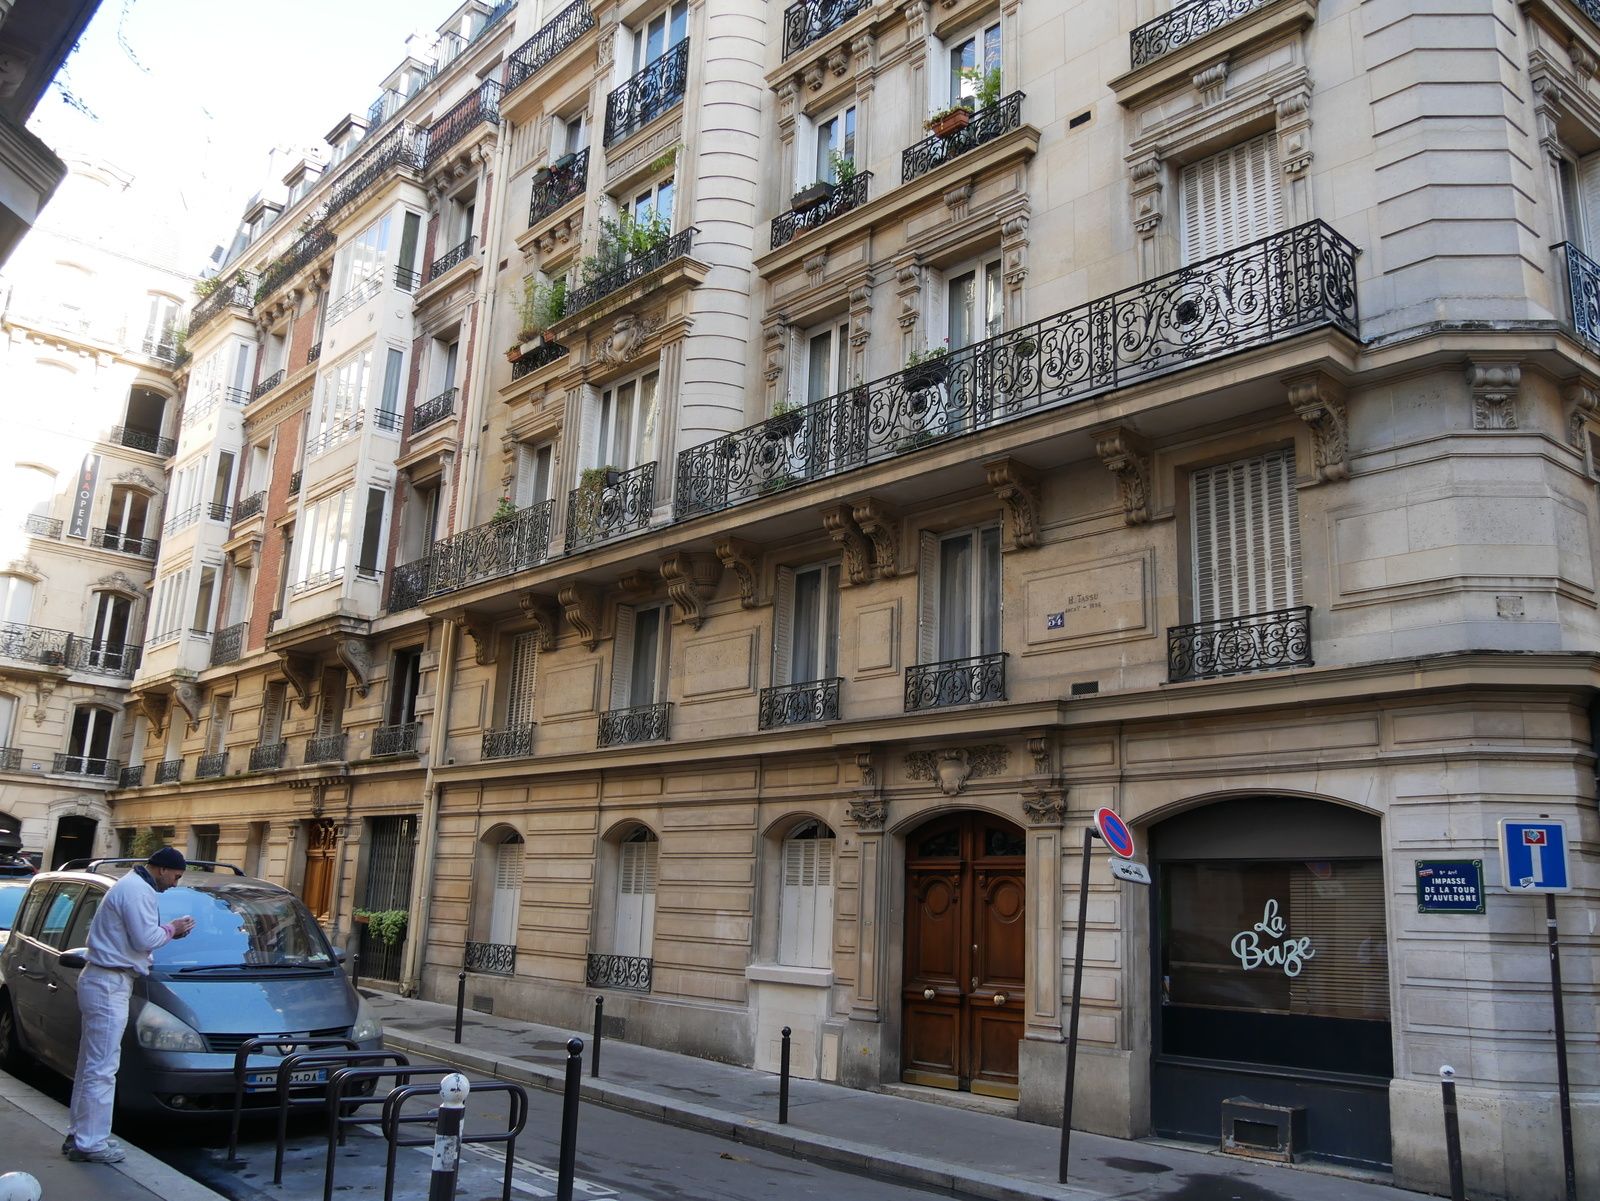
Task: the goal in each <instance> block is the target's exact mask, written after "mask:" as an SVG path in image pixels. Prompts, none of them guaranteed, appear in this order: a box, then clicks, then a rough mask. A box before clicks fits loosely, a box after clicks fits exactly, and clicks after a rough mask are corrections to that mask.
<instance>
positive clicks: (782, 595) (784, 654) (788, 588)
mask: <svg viewBox="0 0 1600 1201" xmlns="http://www.w3.org/2000/svg"><path fill="white" fill-rule="evenodd" d="M793 675H794V568H792V567H780V568H778V576H777V579H776V581H774V584H773V589H772V682H773V684H775V685H776V684H792V683H794V678H793Z"/></svg>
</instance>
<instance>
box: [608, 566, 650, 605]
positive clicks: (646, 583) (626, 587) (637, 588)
mask: <svg viewBox="0 0 1600 1201" xmlns="http://www.w3.org/2000/svg"><path fill="white" fill-rule="evenodd" d="M656 587H657V585H656V577H655V576H653V575H651V574H650V573H649V572H648V571H628V572H624V573H623V574H622V575H620V576H618V577H617V590H618V591H619V592H621V593H622V595H623V597H624V598H625V599H627V600H630V601H635V600H643V599H645V598H646V597H648V596H649V595H650V594H651V593H652V592H654V591H655V590H656Z"/></svg>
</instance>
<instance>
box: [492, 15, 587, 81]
mask: <svg viewBox="0 0 1600 1201" xmlns="http://www.w3.org/2000/svg"><path fill="white" fill-rule="evenodd" d="M593 28H594V14H593V13H592V12H590V11H589V5H588V0H577V2H576V3H574V4H569V5H567V7H565V8H563V9H562V10H561V11H560V12H558V13H557V14H556V15H555V16H553V17H551V18H550V19H549V20H548V21H546V22H545V23H544V25H543V26H542V27H541V28H540V30H539V32H538V33H536V34H534V35H533V36H532V37H531V38H529V39H528V40H527V41H525V42H523V43H522V45H520V46H518V47H517V48H516V49H515V50H513V51H512V52H511V57H510V58H508V59H506V73H505V81H506V91H508V92H509V91H510V90H511V89H512V88H514V87H516V86H517V85H518V84H521V83H522V82H523V81H524V80H528V79H531V78H533V76H534V75H536V74H537V73H538V72H539V71H540V70H541V69H542V68H543V67H544V66H545V64H546V63H548V62H549V61H550V60H551V59H553V58H554V57H555V56H556V55H558V54H560V53H561V52H562V51H563V50H565V49H566V48H567V47H568V46H570V45H572V43H573V42H575V41H577V40H578V39H579V38H580V37H582V36H583V35H584V34H585V33H587V32H588V31H589V30H591V29H593Z"/></svg>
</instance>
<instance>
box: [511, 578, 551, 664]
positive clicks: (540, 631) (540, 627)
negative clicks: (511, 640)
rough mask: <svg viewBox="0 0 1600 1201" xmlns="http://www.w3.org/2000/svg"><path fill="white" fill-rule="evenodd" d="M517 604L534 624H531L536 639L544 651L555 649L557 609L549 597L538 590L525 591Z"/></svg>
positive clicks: (530, 627)
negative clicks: (540, 593)
mask: <svg viewBox="0 0 1600 1201" xmlns="http://www.w3.org/2000/svg"><path fill="white" fill-rule="evenodd" d="M517 604H518V605H520V606H521V607H522V615H523V616H524V617H526V618H527V619H528V621H529V622H531V623H532V624H531V625H530V626H529V629H530V631H531V632H532V633H533V635H534V641H535V643H537V645H538V647H539V649H540V650H542V651H553V650H555V648H556V609H555V606H554V605H553V604H551V603H550V599H549V598H548V597H544V596H540V595H539V594H538V593H537V592H524V593H523V594H522V595H521V596H519V597H518V598H517Z"/></svg>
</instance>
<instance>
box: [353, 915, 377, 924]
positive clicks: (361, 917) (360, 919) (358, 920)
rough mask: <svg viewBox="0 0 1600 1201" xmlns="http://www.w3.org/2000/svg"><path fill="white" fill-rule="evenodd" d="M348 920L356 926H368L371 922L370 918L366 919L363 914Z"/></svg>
mask: <svg viewBox="0 0 1600 1201" xmlns="http://www.w3.org/2000/svg"><path fill="white" fill-rule="evenodd" d="M350 920H351V921H352V922H354V923H355V924H356V925H358V926H366V925H370V924H371V922H372V919H371V918H370V917H368V916H367V915H366V914H365V913H358V914H356V915H355V916H354V917H353V918H351V919H350Z"/></svg>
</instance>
